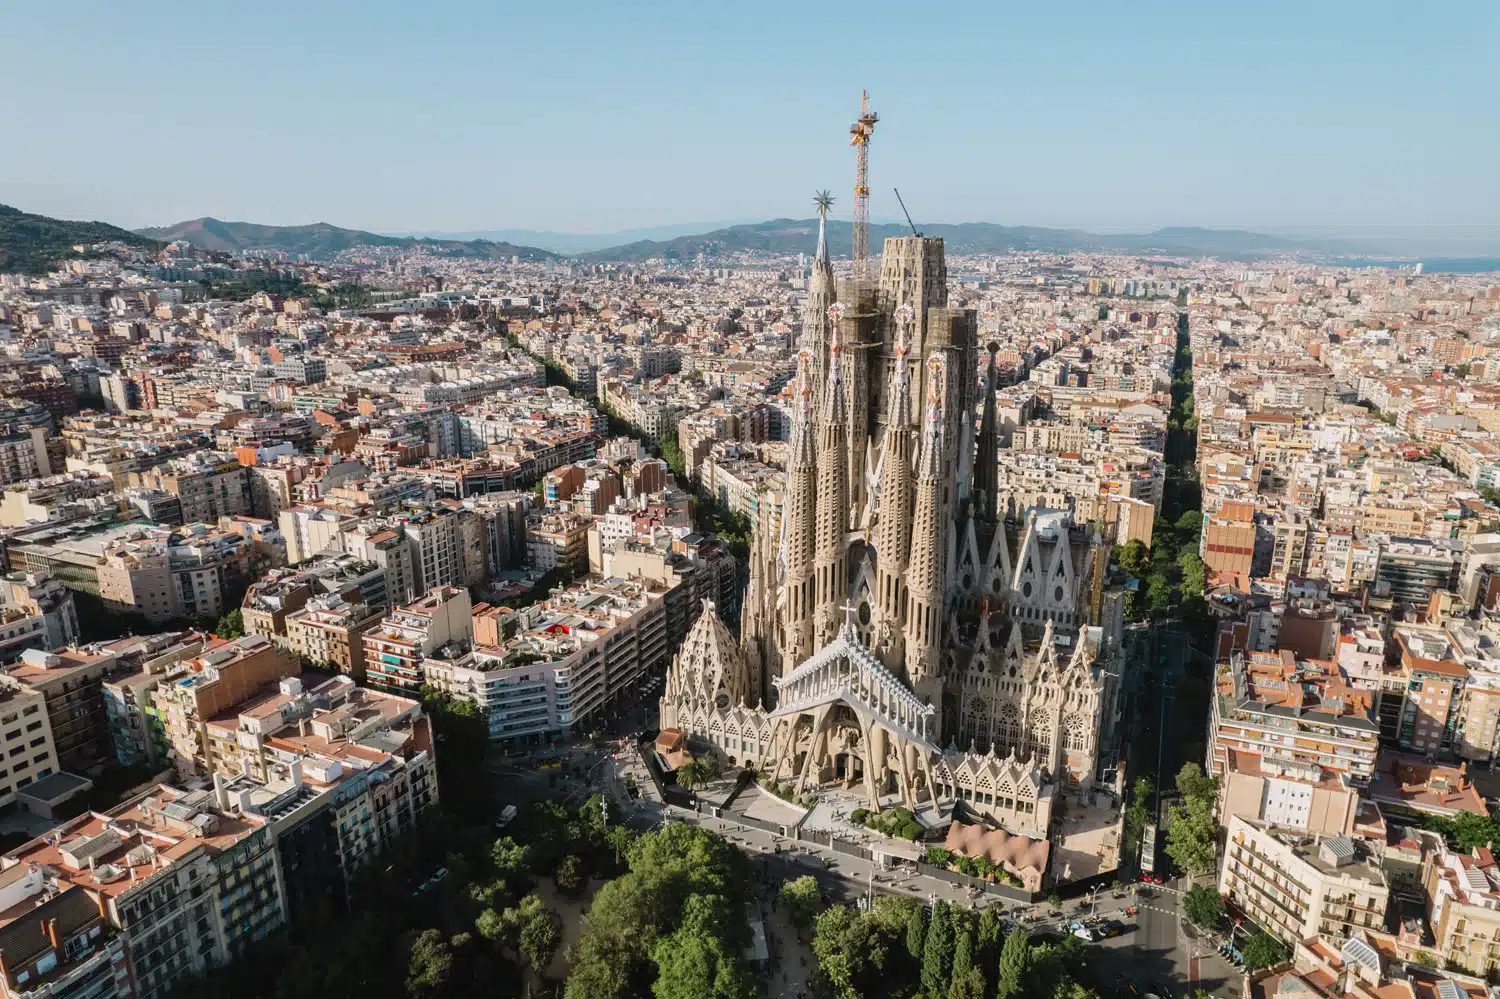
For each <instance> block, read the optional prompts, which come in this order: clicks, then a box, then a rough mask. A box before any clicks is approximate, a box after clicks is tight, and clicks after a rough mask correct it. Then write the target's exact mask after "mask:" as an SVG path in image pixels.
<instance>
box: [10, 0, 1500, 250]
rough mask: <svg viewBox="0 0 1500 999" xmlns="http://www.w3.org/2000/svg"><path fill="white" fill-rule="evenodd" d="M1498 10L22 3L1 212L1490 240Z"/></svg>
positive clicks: (1239, 5)
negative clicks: (1447, 231)
mask: <svg viewBox="0 0 1500 999" xmlns="http://www.w3.org/2000/svg"><path fill="white" fill-rule="evenodd" d="M1497 51H1500V3H1497V2H1495V0H1476V2H1463V3H1458V2H1454V3H1444V2H1430V3H1415V2H1410V0H1408V2H1403V3H1399V4H1396V3H1385V2H1381V0H1361V2H1342V0H1299V2H1295V3H1282V2H1277V0H1261V2H1255V3H1247V2H1232V0H1209V2H1204V0H1196V2H1183V3H1150V2H1144V0H1143V2H1134V3H1124V2H1099V3H1066V2H1058V0H1054V2H1051V3H1036V2H1024V0H987V2H983V3H974V4H956V3H942V2H936V3H935V2H931V0H928V2H912V3H903V4H887V3H876V2H866V3H861V4H857V5H853V4H851V5H844V4H832V3H828V2H826V0H825V2H821V3H820V2H811V3H809V2H805V0H804V2H800V3H795V4H784V3H779V2H774V0H749V2H740V3H735V2H730V0H692V2H685V3H653V2H650V0H647V2H644V3H640V2H638V3H623V2H619V0H613V2H609V3H603V2H600V3H568V2H564V0H542V2H536V0H532V2H528V3H525V4H512V3H505V2H480V0H475V2H465V3H459V2H447V3H445V2H442V0H432V2H428V3H422V4H414V3H410V2H404V3H385V2H378V0H361V2H348V3H339V2H324V0H303V2H300V3H283V2H271V0H257V2H254V3H244V2H240V3H229V2H218V0H206V2H198V3H181V4H176V3H164V2H163V3H149V2H120V0H110V2H106V3H91V2H77V0H74V2H66V3H64V2H42V0H30V2H27V0H15V2H13V3H11V4H8V5H6V9H5V11H4V13H3V14H0V150H3V152H0V202H5V203H9V204H13V205H15V206H17V207H20V208H22V209H25V210H29V211H37V212H43V213H46V214H51V215H59V216H64V217H73V218H78V217H89V218H100V219H104V220H107V221H112V222H116V223H118V224H122V225H128V226H142V225H152V224H165V223H170V222H175V221H178V220H181V219H186V218H192V217H196V216H199V215H214V216H217V217H219V218H226V219H244V220H250V221H256V222H265V223H273V224H292V223H301V222H310V221H314V220H321V221H329V222H334V223H337V224H339V225H346V226H351V227H360V228H367V229H374V230H413V229H428V230H433V229H448V230H470V229H490V228H502V227H529V228H538V229H556V230H563V231H573V232H597V231H606V230H613V229H619V228H625V227H630V226H645V225H660V224H666V223H672V222H686V221H694V220H699V219H724V218H745V219H754V218H773V217H778V216H794V217H806V216H807V215H809V214H811V208H810V206H811V195H812V192H813V190H814V189H815V188H820V187H829V188H832V189H833V190H834V193H835V195H836V196H837V197H838V203H837V205H836V206H835V212H836V213H837V214H838V215H840V216H842V217H847V215H848V212H849V201H850V197H849V188H850V187H851V185H852V183H853V169H854V168H853V162H854V161H853V155H852V151H851V150H850V148H849V147H848V145H847V136H846V131H845V130H846V129H847V127H848V124H849V122H850V121H851V120H852V119H853V117H854V116H855V113H856V111H857V110H858V104H859V91H860V88H861V87H868V88H869V90H870V93H871V97H872V101H873V105H874V107H875V108H876V110H877V111H879V113H880V115H881V119H882V120H881V123H880V125H879V127H878V128H877V130H876V135H875V141H874V145H873V148H872V153H871V188H872V208H871V211H872V214H873V215H875V216H877V217H893V216H899V211H898V209H897V206H896V204H895V200H894V198H893V197H892V196H891V194H890V190H891V187H892V185H895V186H898V187H900V188H901V192H902V194H903V195H904V196H905V197H906V200H907V204H908V205H909V206H910V207H911V209H912V213H913V214H914V215H915V216H917V217H918V219H919V220H924V221H944V222H961V221H974V220H982V221H990V222H1002V223H1007V224H1033V225H1081V226H1087V225H1096V226H1112V227H1120V226H1141V227H1144V226H1157V225H1176V224H1183V225H1220V226H1229V225H1235V226H1245V227H1255V226H1271V225H1276V224H1300V225H1314V226H1330V227H1340V228H1349V227H1352V226H1357V225H1363V224H1372V225H1374V224H1379V225H1382V226H1386V227H1389V226H1392V225H1409V224H1427V225H1440V226H1461V225H1485V226H1491V227H1492V226H1495V225H1500V128H1497V125H1500V122H1497V109H1500V59H1497V58H1496V52H1497Z"/></svg>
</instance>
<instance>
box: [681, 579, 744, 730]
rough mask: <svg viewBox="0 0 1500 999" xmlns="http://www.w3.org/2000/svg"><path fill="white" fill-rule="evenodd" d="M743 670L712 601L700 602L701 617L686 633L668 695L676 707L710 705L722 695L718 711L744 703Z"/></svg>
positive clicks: (738, 653) (736, 649)
mask: <svg viewBox="0 0 1500 999" xmlns="http://www.w3.org/2000/svg"><path fill="white" fill-rule="evenodd" d="M744 674H745V669H744V664H743V661H742V660H741V658H740V652H739V648H738V647H737V646H736V645H735V642H734V636H733V635H731V634H730V633H729V629H728V628H726V627H725V626H724V622H723V621H722V620H720V618H719V614H718V611H716V610H715V609H714V604H713V601H711V600H705V601H703V613H701V614H699V615H698V620H697V621H696V622H694V624H693V627H692V628H691V629H689V630H688V633H687V637H686V638H685V639H683V642H682V647H681V648H680V649H678V652H677V659H676V661H675V662H673V664H672V671H671V676H670V677H669V678H668V681H667V684H668V689H667V694H668V695H669V696H671V697H672V698H673V699H674V700H675V701H677V702H678V703H683V704H685V703H688V702H691V701H692V700H694V699H700V700H702V701H706V702H708V703H710V704H712V703H714V702H715V701H716V700H718V698H719V696H720V695H721V694H722V695H723V696H724V698H725V700H724V703H723V704H721V705H719V706H720V707H730V706H732V705H735V704H738V703H739V702H740V701H742V700H744V699H745V696H746V693H747V692H746V690H745V680H746V677H745V675H744Z"/></svg>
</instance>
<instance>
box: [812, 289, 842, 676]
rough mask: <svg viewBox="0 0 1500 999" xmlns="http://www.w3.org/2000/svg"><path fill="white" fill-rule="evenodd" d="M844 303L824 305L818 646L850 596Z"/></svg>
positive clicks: (831, 632)
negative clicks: (846, 546)
mask: <svg viewBox="0 0 1500 999" xmlns="http://www.w3.org/2000/svg"><path fill="white" fill-rule="evenodd" d="M843 314H844V307H843V306H842V305H840V304H839V303H838V302H835V303H833V304H832V305H830V306H829V307H828V322H829V337H828V385H827V387H826V388H825V389H824V390H823V400H822V411H821V412H820V413H819V414H818V473H817V474H818V497H817V525H818V526H817V542H816V556H815V564H816V566H817V569H816V575H817V587H816V593H817V598H816V599H817V612H816V616H815V618H814V627H813V647H814V648H822V647H823V646H824V645H825V644H827V643H828V642H831V641H833V638H834V636H835V635H837V634H838V626H839V625H838V615H839V607H840V606H842V605H843V603H844V602H845V601H846V600H848V599H849V583H848V563H847V559H846V558H845V557H844V535H845V534H846V533H847V531H848V528H849V436H848V425H847V420H848V415H847V413H846V411H845V406H844V354H843V346H842V344H841V343H840V340H839V320H840V319H842V318H843Z"/></svg>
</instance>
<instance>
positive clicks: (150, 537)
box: [97, 523, 255, 622]
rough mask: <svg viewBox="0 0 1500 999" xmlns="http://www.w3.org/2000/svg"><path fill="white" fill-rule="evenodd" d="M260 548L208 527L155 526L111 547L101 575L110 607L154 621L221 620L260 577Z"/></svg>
mask: <svg viewBox="0 0 1500 999" xmlns="http://www.w3.org/2000/svg"><path fill="white" fill-rule="evenodd" d="M254 554H255V553H254V546H253V545H252V544H251V543H250V541H248V540H247V539H246V538H245V537H244V536H243V535H242V534H239V533H237V532H234V531H225V530H220V529H218V528H215V527H209V526H208V525H206V524H200V523H190V524H188V525H187V526H186V527H178V528H171V529H168V528H150V529H146V530H142V531H141V532H137V533H135V534H134V536H122V537H117V538H116V539H114V540H113V541H111V542H110V543H109V544H108V545H107V547H105V549H104V552H103V556H102V558H101V560H100V562H99V565H98V568H97V573H98V580H99V596H100V598H101V599H102V600H103V601H104V603H105V606H107V607H109V608H110V609H112V610H118V611H122V612H125V613H132V614H142V615H144V616H145V617H147V618H149V619H150V620H152V621H158V622H159V621H168V620H172V619H174V618H185V617H219V616H220V615H222V614H224V613H226V612H228V611H230V610H232V609H234V607H235V606H237V603H236V602H235V601H237V600H238V599H239V597H240V593H241V591H242V589H243V588H244V586H245V585H246V584H247V583H248V582H249V581H250V579H251V578H252V577H253V574H254V566H253V559H254Z"/></svg>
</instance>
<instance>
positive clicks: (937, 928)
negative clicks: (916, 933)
mask: <svg viewBox="0 0 1500 999" xmlns="http://www.w3.org/2000/svg"><path fill="white" fill-rule="evenodd" d="M953 948H954V942H953V915H952V913H951V912H950V911H949V907H948V903H947V902H945V901H943V900H942V899H938V900H937V901H936V902H934V903H933V905H932V921H931V922H930V923H928V924H927V939H926V940H924V941H923V943H922V991H923V993H925V994H926V995H928V996H941V995H944V994H946V993H947V991H948V986H949V984H950V983H951V982H952V981H953Z"/></svg>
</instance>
